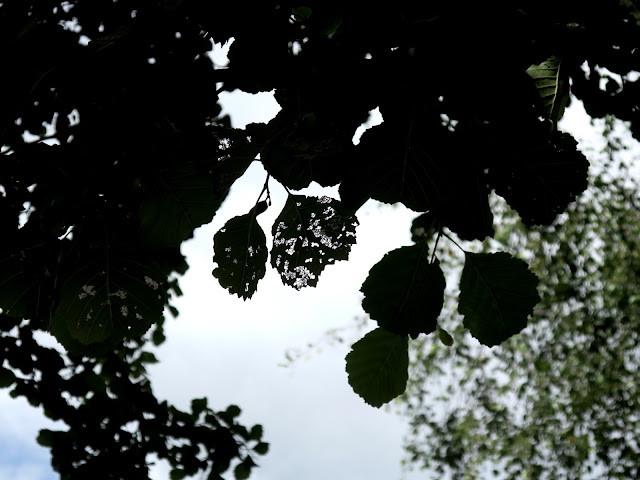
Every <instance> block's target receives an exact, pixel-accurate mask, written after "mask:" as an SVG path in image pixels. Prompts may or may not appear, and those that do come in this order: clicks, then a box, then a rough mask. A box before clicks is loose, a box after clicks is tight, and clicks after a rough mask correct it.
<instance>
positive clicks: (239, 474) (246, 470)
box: [233, 457, 256, 480]
mask: <svg viewBox="0 0 640 480" xmlns="http://www.w3.org/2000/svg"><path fill="white" fill-rule="evenodd" d="M255 465H256V464H255V463H254V462H253V460H251V457H247V458H245V459H244V460H243V461H242V463H239V464H238V465H236V468H234V469H233V475H234V476H235V478H236V480H246V479H247V478H249V477H250V476H251V469H252V468H253V467H255Z"/></svg>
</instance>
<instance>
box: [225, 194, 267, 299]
mask: <svg viewBox="0 0 640 480" xmlns="http://www.w3.org/2000/svg"><path fill="white" fill-rule="evenodd" d="M266 207H267V204H266V202H260V203H259V204H258V205H257V206H256V207H254V208H252V209H251V211H250V212H249V213H247V214H246V215H241V216H238V217H234V218H232V219H231V220H229V221H228V222H227V223H226V224H225V225H224V227H222V228H221V229H220V230H219V231H218V232H217V233H216V234H215V236H214V237H213V251H214V256H213V261H214V262H215V263H217V264H218V266H217V268H215V269H214V270H213V276H214V277H216V278H217V279H218V282H220V285H222V287H224V288H226V289H227V290H229V293H233V294H236V295H238V297H240V298H242V299H244V300H246V299H247V298H251V297H252V296H253V294H254V293H255V292H256V290H257V288H258V282H259V281H260V280H261V279H262V277H264V274H265V271H266V263H267V256H268V253H267V239H266V237H265V235H264V231H263V230H262V228H261V227H260V225H259V224H258V222H257V220H256V217H257V216H258V215H259V214H260V213H262V212H263V211H264V210H265V209H266Z"/></svg>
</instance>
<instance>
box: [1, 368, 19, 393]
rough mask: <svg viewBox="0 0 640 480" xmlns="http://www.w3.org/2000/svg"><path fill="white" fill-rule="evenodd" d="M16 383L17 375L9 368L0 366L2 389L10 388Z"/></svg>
mask: <svg viewBox="0 0 640 480" xmlns="http://www.w3.org/2000/svg"><path fill="white" fill-rule="evenodd" d="M15 381H16V376H15V374H14V373H13V372H12V371H11V370H9V369H8V368H4V367H2V366H0V388H8V387H10V386H11V385H13V383H14V382H15Z"/></svg>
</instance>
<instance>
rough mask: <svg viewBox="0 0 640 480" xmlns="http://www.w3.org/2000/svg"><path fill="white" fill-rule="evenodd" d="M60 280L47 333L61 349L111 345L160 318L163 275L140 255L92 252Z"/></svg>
mask: <svg viewBox="0 0 640 480" xmlns="http://www.w3.org/2000/svg"><path fill="white" fill-rule="evenodd" d="M91 254H92V255H93V256H92V257H89V256H88V255H89V253H87V254H86V256H84V257H83V259H82V263H81V264H80V265H79V266H78V267H77V268H76V270H75V271H74V272H73V273H71V275H69V277H68V278H66V279H65V282H64V285H63V287H62V291H61V296H60V304H59V305H58V307H57V308H56V310H55V312H54V315H53V318H52V322H51V333H52V334H53V335H55V336H56V338H57V339H58V341H60V343H62V344H63V345H64V346H65V347H66V348H68V349H70V350H73V348H74V344H73V340H76V341H78V342H80V343H81V344H90V343H95V342H104V343H106V344H113V343H114V342H118V341H120V340H122V339H123V338H124V337H135V336H138V335H142V334H143V333H145V332H146V331H147V330H148V329H149V327H150V326H151V325H153V324H154V323H156V322H159V321H161V320H162V312H163V308H164V303H165V296H166V292H165V289H164V285H163V280H164V276H163V274H162V273H160V272H158V271H157V270H156V269H154V268H152V267H150V266H149V264H145V263H144V262H145V259H144V256H142V255H139V256H136V257H133V256H132V255H131V253H129V254H121V253H119V252H117V251H115V250H113V249H111V248H110V247H109V246H105V247H104V249H99V248H96V249H94V250H93V251H92V253H91Z"/></svg>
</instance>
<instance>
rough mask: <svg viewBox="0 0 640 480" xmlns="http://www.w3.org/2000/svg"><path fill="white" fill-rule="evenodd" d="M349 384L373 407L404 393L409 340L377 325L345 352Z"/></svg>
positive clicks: (407, 367)
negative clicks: (349, 350)
mask: <svg viewBox="0 0 640 480" xmlns="http://www.w3.org/2000/svg"><path fill="white" fill-rule="evenodd" d="M346 360H347V366H346V370H347V374H348V375H349V385H351V388H353V391H354V392H356V393H357V394H358V395H359V396H361V397H362V398H363V399H364V401H365V402H366V403H368V404H369V405H371V406H374V407H381V406H382V405H383V404H385V403H387V402H389V401H391V400H393V399H394V398H396V397H397V396H398V395H401V394H402V393H404V391H405V389H406V388H407V380H408V378H409V373H408V369H409V340H408V338H407V336H406V335H398V334H395V333H391V332H388V331H387V330H385V329H384V328H376V329H375V330H373V331H371V332H369V333H367V334H366V335H365V336H364V337H363V338H361V339H360V340H358V341H357V342H356V343H354V344H353V346H352V347H351V352H349V353H348V354H347V357H346Z"/></svg>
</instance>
